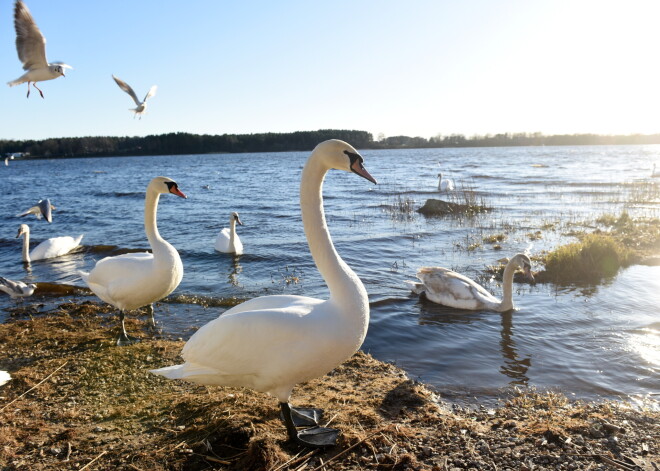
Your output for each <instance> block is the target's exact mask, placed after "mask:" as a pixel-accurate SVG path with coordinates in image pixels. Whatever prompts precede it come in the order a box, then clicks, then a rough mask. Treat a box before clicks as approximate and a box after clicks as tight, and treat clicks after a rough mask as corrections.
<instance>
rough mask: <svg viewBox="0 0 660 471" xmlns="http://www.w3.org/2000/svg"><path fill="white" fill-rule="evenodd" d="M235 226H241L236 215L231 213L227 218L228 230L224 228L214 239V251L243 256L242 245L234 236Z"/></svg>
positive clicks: (235, 235) (236, 235)
mask: <svg viewBox="0 0 660 471" xmlns="http://www.w3.org/2000/svg"><path fill="white" fill-rule="evenodd" d="M236 224H239V225H241V226H242V225H243V223H242V222H241V219H240V218H239V217H238V213H236V212H233V213H231V215H230V216H229V228H226V227H225V228H224V229H223V230H221V231H220V233H219V234H218V237H216V239H215V250H217V251H218V252H223V253H234V254H236V255H243V243H242V242H241V239H239V238H238V234H236Z"/></svg>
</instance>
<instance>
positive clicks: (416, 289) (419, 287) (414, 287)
mask: <svg viewBox="0 0 660 471" xmlns="http://www.w3.org/2000/svg"><path fill="white" fill-rule="evenodd" d="M404 283H405V284H407V285H408V287H409V288H410V291H412V292H413V293H415V294H422V293H423V292H424V291H425V289H424V285H423V284H422V283H417V282H416V281H410V280H405V281H404Z"/></svg>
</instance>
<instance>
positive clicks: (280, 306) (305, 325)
mask: <svg viewBox="0 0 660 471" xmlns="http://www.w3.org/2000/svg"><path fill="white" fill-rule="evenodd" d="M331 168H335V169H340V170H345V171H352V172H354V173H356V174H358V175H360V176H362V177H364V178H366V179H367V180H369V181H371V182H373V183H376V180H374V179H373V177H372V176H371V175H369V172H367V170H366V169H365V168H364V167H363V165H362V157H361V156H360V155H359V154H358V153H357V152H356V151H355V149H353V147H351V146H350V145H349V144H347V143H345V142H342V141H337V140H330V141H325V142H322V143H321V144H319V145H318V146H316V148H315V149H314V151H313V152H312V155H311V156H310V157H309V159H308V160H307V163H306V164H305V167H304V169H303V172H302V182H301V185H300V207H301V210H302V219H303V225H304V228H305V235H306V236H307V242H308V244H309V250H310V252H311V253H312V256H313V257H314V261H315V263H316V266H317V268H318V270H319V272H320V273H321V275H322V276H323V279H324V280H325V282H326V283H327V284H328V288H329V290H330V299H329V300H322V299H315V298H308V297H303V296H262V297H259V298H254V299H251V300H249V301H246V302H244V303H243V304H240V305H238V306H236V307H234V308H232V309H230V310H228V311H226V312H225V313H224V314H222V315H221V316H220V317H218V318H217V319H215V320H213V321H211V322H209V323H208V324H206V325H204V326H203V327H202V328H201V329H199V330H198V331H197V332H196V333H195V334H194V335H193V336H192V337H191V338H190V340H188V342H187V343H186V345H185V346H184V348H183V352H182V356H183V359H184V360H185V363H183V364H182V365H175V366H169V367H165V368H160V369H157V370H153V371H152V373H155V374H159V375H163V376H165V377H167V378H171V379H186V380H188V381H193V382H196V383H200V384H209V385H221V386H234V387H248V388H252V389H255V390H257V391H261V392H266V393H270V394H272V395H273V396H275V397H276V398H277V399H278V400H279V401H280V408H281V410H282V415H283V418H284V422H285V424H286V428H287V432H288V434H289V437H290V438H291V439H292V440H294V441H296V442H298V443H300V444H302V445H305V446H326V445H332V444H334V442H335V440H336V437H337V433H338V432H337V431H336V430H333V429H329V428H323V427H319V426H318V423H317V421H318V419H319V418H320V412H321V411H320V410H318V409H307V410H295V409H293V410H292V408H291V407H290V405H289V397H290V395H291V391H292V389H293V388H294V386H295V385H296V384H298V383H301V382H304V381H308V380H310V379H313V378H316V377H318V376H321V375H324V374H326V373H327V372H329V371H330V370H332V369H333V368H335V367H336V366H337V365H339V364H340V363H342V362H343V361H344V360H346V359H347V358H349V357H350V356H351V355H352V354H353V353H354V352H355V351H356V350H357V349H358V348H359V347H360V345H362V341H363V340H364V337H365V335H366V334H367V327H368V325H369V299H368V298H367V292H366V290H365V289H364V286H363V285H362V282H361V281H360V279H359V278H358V277H357V275H356V274H355V273H354V272H353V271H352V270H351V269H350V268H349V267H348V265H346V263H344V261H343V260H342V259H341V258H340V257H339V255H338V254H337V252H336V250H335V247H334V245H333V244H332V240H331V238H330V234H329V233H328V228H327V225H326V221H325V214H324V211H323V196H322V186H323V179H324V177H325V175H326V173H327V172H328V170H329V169H331ZM302 425H307V426H310V425H311V426H312V427H311V428H308V429H306V430H302V431H300V432H299V431H297V429H296V427H297V426H302Z"/></svg>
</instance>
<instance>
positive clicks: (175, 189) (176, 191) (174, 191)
mask: <svg viewBox="0 0 660 471" xmlns="http://www.w3.org/2000/svg"><path fill="white" fill-rule="evenodd" d="M170 193H172V194H173V195H177V196H180V197H181V198H186V199H187V198H188V197H187V196H186V195H185V194H184V193H183V192H182V191H181V190H179V187H178V186H173V187H172V188H170Z"/></svg>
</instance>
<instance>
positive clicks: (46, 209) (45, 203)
mask: <svg viewBox="0 0 660 471" xmlns="http://www.w3.org/2000/svg"><path fill="white" fill-rule="evenodd" d="M54 209H55V206H53V205H52V204H50V200H48V199H46V200H39V202H38V203H37V204H35V205H34V206H32V207H31V208H30V209H27V210H25V211H23V212H22V213H18V214H17V215H16V217H18V218H22V217H23V216H27V215H28V214H34V215H35V216H36V217H37V219H41V218H42V216H43V217H44V218H45V219H46V221H48V223H51V222H53V213H52V211H53V210H54Z"/></svg>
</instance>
